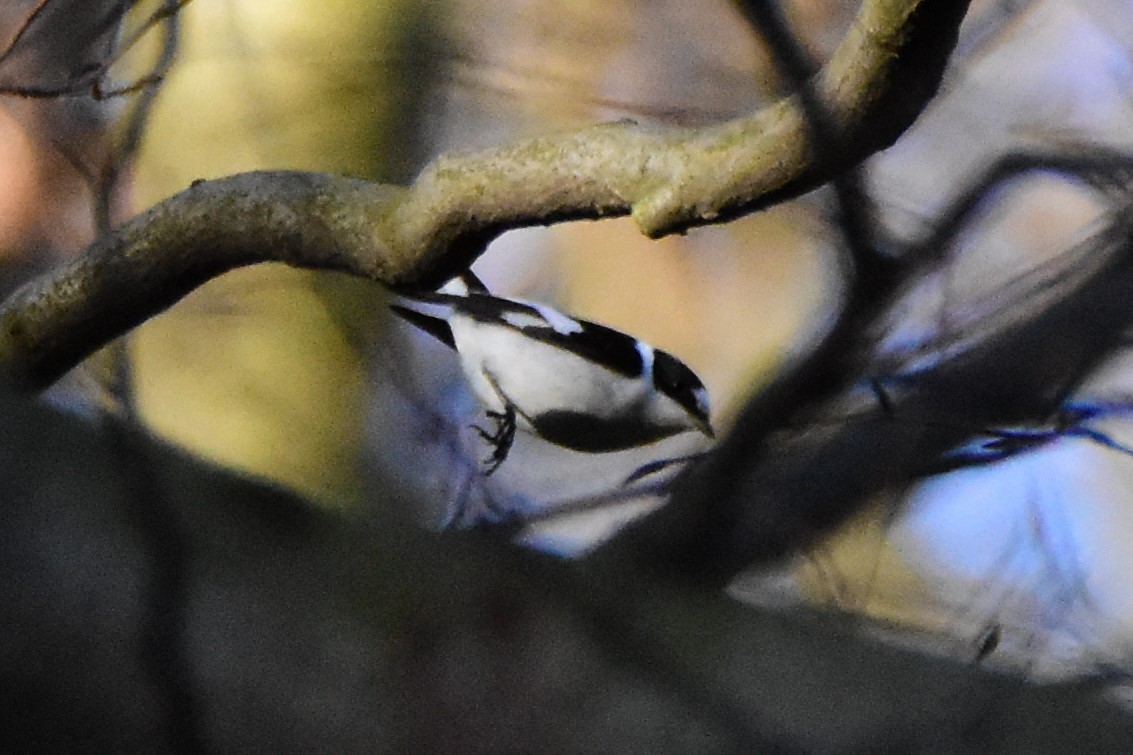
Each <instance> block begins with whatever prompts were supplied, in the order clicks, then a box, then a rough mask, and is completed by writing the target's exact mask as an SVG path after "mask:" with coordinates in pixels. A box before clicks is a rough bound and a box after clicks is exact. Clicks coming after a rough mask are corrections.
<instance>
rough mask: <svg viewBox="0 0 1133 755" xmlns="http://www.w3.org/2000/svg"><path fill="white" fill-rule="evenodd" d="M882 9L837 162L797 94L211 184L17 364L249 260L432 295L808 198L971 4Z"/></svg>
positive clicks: (63, 280)
mask: <svg viewBox="0 0 1133 755" xmlns="http://www.w3.org/2000/svg"><path fill="white" fill-rule="evenodd" d="M967 5H968V3H967V2H964V1H957V0H870V1H868V2H865V3H864V4H863V5H862V9H861V11H860V13H859V15H858V18H857V20H856V21H855V23H854V25H853V26H852V27H851V29H850V32H849V33H848V34H847V36H846V39H845V40H844V41H843V43H842V45H841V46H840V47H839V49H838V50H837V52H836V53H835V55H834V57H833V58H832V59H831V61H830V62H829V64H828V65H827V66H826V67H825V68H823V70H822V71H821V72H820V73H819V75H818V77H817V79H816V83H815V90H816V91H817V93H818V94H819V96H820V98H821V99H822V101H823V103H824V105H825V108H826V110H827V112H828V113H829V115H830V125H831V128H833V129H835V130H836V132H837V134H838V136H839V144H840V145H841V147H842V149H841V150H839V151H838V153H837V154H834V155H829V156H826V158H825V159H819V158H818V157H816V156H815V154H816V153H815V151H814V150H812V149H810V148H809V147H808V144H809V142H810V139H809V129H808V126H807V122H806V117H805V112H804V110H803V109H802V108H801V107H800V105H799V102H798V101H797V99H795V98H787V99H784V100H782V101H780V102H778V103H776V104H774V105H772V106H770V107H768V108H766V109H763V110H761V111H759V112H757V113H755V114H753V115H751V116H748V117H746V118H740V119H737V120H734V121H730V122H727V123H724V124H721V125H717V126H712V127H707V128H703V129H696V130H692V129H671V130H651V129H646V128H643V127H641V126H638V125H637V124H634V123H631V122H620V123H614V124H607V125H603V126H598V127H594V128H590V129H586V130H582V131H577V132H572V133H565V134H559V135H553V136H546V137H540V138H535V139H531V140H527V141H523V142H519V143H517V144H514V145H510V146H505V147H501V148H498V149H491V150H487V151H484V152H479V153H472V154H452V155H447V156H443V157H441V158H439V159H437V160H435V161H434V162H433V163H432V164H431V165H429V166H428V167H427V168H426V169H425V170H424V172H423V173H422V174H421V175H420V177H419V178H418V179H417V180H416V182H415V183H414V184H413V186H412V187H411V188H409V189H401V188H395V187H388V186H377V185H370V184H365V183H363V182H360V181H354V180H350V179H345V178H335V177H331V176H320V175H307V174H295V173H289V174H285V173H253V174H247V175H242V176H234V177H230V178H226V179H221V180H219V181H213V182H207V183H201V184H199V185H195V186H193V187H191V188H190V189H188V190H186V191H184V192H181V193H180V194H178V195H176V196H174V197H171V198H170V199H168V200H166V201H164V202H162V203H161V204H159V205H157V206H156V207H154V208H152V209H150V210H149V211H147V212H146V213H143V214H142V215H140V216H138V217H136V218H134V219H133V220H131V221H130V222H128V223H126V224H125V225H124V226H123V227H122V229H121V230H120V231H118V232H117V233H116V234H115V235H113V236H110V237H107V238H103V239H100V240H99V241H97V242H96V243H95V244H93V245H92V246H91V247H90V248H89V249H88V250H87V251H86V253H85V254H84V255H83V256H82V257H81V258H79V259H77V260H75V261H74V262H72V263H70V264H68V265H65V266H63V267H61V268H60V269H58V270H56V271H54V272H53V273H51V274H50V275H48V276H46V277H45V278H43V279H41V280H38V281H34V282H32V283H31V284H29V285H28V286H26V287H25V288H24V289H22V290H20V291H18V292H17V293H16V294H14V295H13V296H12V297H11V298H10V299H9V300H8V301H7V302H6V303H5V304H4V306H3V307H2V308H0V371H2V372H3V373H6V374H7V375H8V376H9V377H10V378H11V380H12V381H13V382H14V384H16V385H20V386H23V387H24V388H27V389H39V388H42V387H43V386H46V385H48V384H50V383H51V382H53V381H54V380H56V379H57V378H58V377H59V376H60V375H61V374H62V373H63V372H65V371H66V370H67V369H69V368H70V367H72V366H74V364H76V363H77V362H78V361H80V360H81V359H82V358H83V357H85V356H86V355H87V354H89V353H91V352H92V351H93V350H95V349H97V348H98V347H99V346H101V345H102V344H103V343H105V342H106V341H107V340H108V339H110V338H113V337H114V336H116V335H119V334H120V333H122V332H123V331H125V330H127V329H129V328H131V327H133V326H135V325H137V324H139V323H141V322H142V321H144V320H145V319H147V318H149V317H151V316H153V315H154V314H157V313H158V312H160V311H161V310H163V309H165V308H166V307H168V306H170V305H171V304H173V303H174V302H176V301H177V300H178V299H179V298H181V297H182V296H184V295H185V294H186V293H187V292H188V291H190V290H192V289H193V288H194V287H196V286H197V285H199V284H200V283H202V282H203V281H205V280H207V279H209V278H211V277H214V276H216V275H219V274H220V273H222V272H224V271H226V270H229V269H232V268H234V267H238V266H241V265H248V264H253V263H256V262H264V261H272V260H275V261H282V262H286V263H288V264H291V265H296V266H299V267H310V268H320V269H332V270H341V271H346V272H350V273H354V274H358V275H364V276H366V277H369V278H373V279H375V280H379V281H382V282H384V283H386V284H388V285H391V286H408V285H432V284H436V283H438V282H440V281H441V280H443V279H444V278H446V277H448V276H450V275H452V274H454V273H456V272H458V271H459V270H460V269H462V268H464V267H466V266H467V265H468V264H470V263H471V262H472V260H473V259H474V258H475V257H476V256H477V255H478V254H480V253H481V252H482V251H483V249H484V247H485V245H486V244H487V242H488V241H490V240H491V239H492V238H494V237H496V236H497V235H499V234H500V233H502V232H503V231H505V230H507V229H510V228H518V227H524V226H531V225H540V224H548V223H553V222H558V221H562V220H570V219H583V218H601V217H607V216H615V215H627V214H629V215H632V216H633V218H634V219H635V221H636V222H637V224H638V226H639V227H640V228H641V230H642V232H643V233H645V234H647V235H649V236H652V237H657V236H662V235H664V234H667V233H673V232H679V231H683V230H686V229H688V228H691V227H694V226H698V225H705V224H709V223H716V222H721V221H723V220H726V219H729V218H732V217H735V216H737V215H741V214H744V213H748V212H752V211H754V210H757V209H759V208H761V207H764V206H767V205H768V204H771V203H773V202H777V201H781V200H783V199H786V198H788V197H792V196H796V195H798V194H800V193H802V192H804V191H807V190H809V189H811V188H814V187H815V186H817V185H819V184H821V183H823V182H824V181H827V180H829V179H830V178H831V177H833V176H835V175H837V174H838V173H839V172H840V171H841V170H843V169H845V168H846V167H847V166H849V165H853V164H855V163H857V162H860V161H861V160H863V159H865V158H866V157H868V156H869V155H870V154H872V153H873V152H875V151H877V150H879V149H882V148H884V147H886V146H888V145H889V144H891V143H892V142H893V140H895V139H896V137H897V136H898V135H899V134H900V133H902V132H903V131H904V129H905V128H907V127H908V125H909V124H910V123H911V122H912V121H913V120H914V119H915V117H916V115H917V113H919V112H920V110H921V109H922V108H923V107H924V105H925V104H926V103H927V101H928V100H929V99H930V98H931V96H932V95H933V93H934V92H935V91H936V88H937V86H938V85H939V82H940V78H941V75H942V72H943V69H944V66H945V63H946V61H947V58H948V53H949V51H950V50H951V48H952V46H953V45H954V44H955V39H956V32H957V29H958V27H959V24H960V21H961V20H962V18H963V16H964V13H965V11H966V9H967Z"/></svg>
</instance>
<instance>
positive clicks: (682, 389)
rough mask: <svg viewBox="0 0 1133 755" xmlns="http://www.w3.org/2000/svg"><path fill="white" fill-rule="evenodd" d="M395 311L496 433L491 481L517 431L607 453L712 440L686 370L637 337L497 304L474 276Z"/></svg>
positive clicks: (485, 433)
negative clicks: (430, 341) (459, 375)
mask: <svg viewBox="0 0 1133 755" xmlns="http://www.w3.org/2000/svg"><path fill="white" fill-rule="evenodd" d="M390 308H391V310H392V311H393V312H394V314H396V315H397V316H399V317H400V318H402V319H403V320H405V321H406V322H408V323H409V324H411V325H414V326H416V327H417V328H419V329H420V330H422V331H424V332H425V333H428V334H429V335H431V336H433V337H434V338H436V339H437V340H439V341H440V342H442V343H444V344H445V345H446V346H448V347H449V348H451V349H453V350H454V351H456V353H457V354H458V356H459V359H460V365H461V368H462V371H463V373H464V377H465V379H466V380H467V382H468V385H469V387H470V389H471V392H472V393H473V395H474V396H475V397H476V399H477V400H478V401H479V403H480V404H481V405H482V407H483V408H484V409H485V410H486V414H487V417H488V418H489V420H492V421H494V422H495V428H494V429H493V430H486V429H484V428H482V427H479V426H475V425H474V426H473V427H474V428H475V429H476V430H477V432H478V433H479V434H480V436H481V437H482V438H483V439H484V440H485V441H487V442H488V443H490V444H491V445H492V446H493V447H494V450H493V452H492V454H491V456H489V457H488V458H487V459H485V460H484V464H485V465H486V470H485V475H490V474H491V473H492V472H494V471H495V470H496V469H497V468H498V467H499V465H500V464H502V463H503V461H504V460H505V459H506V458H507V455H508V452H509V451H510V449H511V446H512V443H513V442H514V437H515V431H516V430H517V429H519V430H523V431H525V432H527V433H530V434H533V435H536V436H538V437H540V438H542V439H543V440H546V441H548V442H550V443H552V444H555V445H557V446H561V447H563V448H568V449H571V450H574V451H582V452H587V453H605V452H611V451H620V450H625V449H629V448H635V447H639V446H644V445H648V444H650V443H653V442H656V441H658V440H661V439H663V438H667V437H669V436H672V435H676V434H679V433H683V432H690V431H698V432H701V433H703V434H704V435H706V436H708V437H709V438H712V437H715V435H714V432H713V429H712V425H711V421H710V409H709V400H708V392H707V390H706V389H705V387H704V384H703V383H702V382H701V380H700V378H698V377H697V376H696V374H695V373H694V372H693V371H692V370H691V369H689V368H688V367H687V366H686V365H685V364H684V363H683V362H682V361H680V360H679V359H677V358H676V357H674V356H673V355H671V354H669V353H668V352H666V351H662V350H661V349H657V348H654V347H653V346H650V345H649V344H647V343H645V342H643V341H641V340H639V339H636V338H634V337H633V336H631V335H629V334H626V333H623V332H621V331H618V330H615V329H613V328H610V327H607V326H605V325H601V324H598V323H595V322H590V321H588V320H581V319H576V318H574V317H571V316H570V315H567V314H564V313H562V312H559V311H558V310H555V309H553V308H551V307H548V306H546V305H544V304H540V303H536V302H531V301H526V300H523V299H511V298H506V297H501V296H494V295H492V294H491V293H490V292H489V291H488V289H487V288H486V287H485V286H484V285H483V283H481V282H480V280H479V279H478V278H477V277H476V276H475V275H474V274H472V273H471V271H469V272H467V273H465V274H463V275H461V276H458V277H457V278H454V279H452V280H451V281H449V283H447V284H445V285H444V286H442V287H441V288H440V289H438V290H437V291H435V292H420V293H414V294H412V295H406V296H403V297H402V302H401V303H396V304H391V305H390Z"/></svg>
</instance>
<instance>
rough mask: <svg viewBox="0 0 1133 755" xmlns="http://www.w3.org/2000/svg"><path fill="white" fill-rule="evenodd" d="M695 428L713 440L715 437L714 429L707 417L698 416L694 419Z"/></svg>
mask: <svg viewBox="0 0 1133 755" xmlns="http://www.w3.org/2000/svg"><path fill="white" fill-rule="evenodd" d="M696 429H697V430H699V431H700V432H702V433H704V434H705V435H707V436H708V437H709V438H712V439H713V440H715V439H716V431H715V430H713V429H712V425H711V423H710V422H709V421H708V419H707V418H705V419H699V418H698V419H697V421H696Z"/></svg>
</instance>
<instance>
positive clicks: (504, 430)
mask: <svg viewBox="0 0 1133 755" xmlns="http://www.w3.org/2000/svg"><path fill="white" fill-rule="evenodd" d="M487 414H488V419H490V420H492V421H493V422H495V423H496V428H495V430H493V431H490V432H489V431H488V430H485V429H484V428H482V427H480V426H479V425H472V429H473V430H475V431H476V433H477V434H478V435H479V436H480V437H481V438H483V439H484V441H485V442H487V443H489V444H491V445H492V446H493V447H494V448H493V449H492V453H491V454H490V455H489V456H488V457H487V458H486V459H484V461H483V463H484V476H485V477H488V476H489V475H491V474H492V473H493V472H495V471H496V470H497V469H499V467H500V465H501V464H503V463H504V459H506V458H507V456H508V453H510V452H511V446H512V443H514V442H515V407H513V406H512V405H511V404H508V405H507V406H506V407H505V408H504V410H503V411H502V412H494V411H489V412H488V413H487Z"/></svg>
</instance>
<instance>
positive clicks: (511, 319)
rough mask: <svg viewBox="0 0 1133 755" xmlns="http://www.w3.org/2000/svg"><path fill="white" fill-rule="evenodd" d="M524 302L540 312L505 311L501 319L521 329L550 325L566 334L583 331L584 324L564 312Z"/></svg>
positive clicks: (561, 333)
mask: <svg viewBox="0 0 1133 755" xmlns="http://www.w3.org/2000/svg"><path fill="white" fill-rule="evenodd" d="M517 301H518V300H517ZM522 303H523V304H525V305H527V306H529V307H531V308H532V309H534V310H535V311H536V312H537V313H538V314H537V315H533V314H528V313H527V312H504V313H503V314H502V315H501V316H500V319H501V320H503V321H504V322H506V323H507V324H508V325H511V326H512V327H513V328H519V329H520V330H523V329H524V328H546V327H548V326H550V327H551V329H552V330H554V331H555V332H556V333H558V334H560V335H564V336H569V335H572V334H574V333H581V332H582V324H581V323H579V322H578V321H577V320H575V319H573V318H571V317H567V316H566V315H564V314H563V313H562V312H559V311H557V310H554V309H551V308H550V307H547V306H544V305H542V304H537V303H535V302H527V301H524V302H522Z"/></svg>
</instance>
